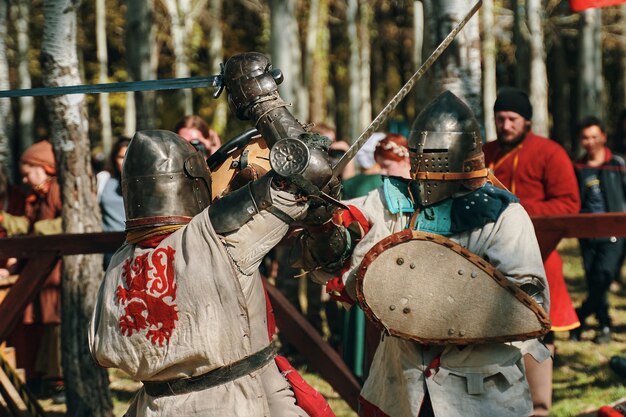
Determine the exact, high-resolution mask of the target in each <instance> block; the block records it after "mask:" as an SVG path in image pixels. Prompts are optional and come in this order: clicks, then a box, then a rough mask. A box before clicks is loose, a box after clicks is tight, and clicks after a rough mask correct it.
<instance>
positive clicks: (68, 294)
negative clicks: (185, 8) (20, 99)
mask: <svg viewBox="0 0 626 417" xmlns="http://www.w3.org/2000/svg"><path fill="white" fill-rule="evenodd" d="M79 6H80V1H77V0H45V1H44V3H43V12H44V28H43V43H42V46H41V64H42V76H43V83H44V85H45V86H48V87H52V86H64V85H75V84H82V80H81V78H80V75H79V68H78V58H77V52H76V11H77V9H78V7H79ZM46 105H47V108H48V114H49V117H50V133H51V139H52V143H53V146H54V151H55V156H56V161H57V168H58V173H59V180H60V184H61V197H62V200H63V211H62V213H63V227H64V230H65V232H67V233H85V232H95V231H100V230H102V229H101V220H100V214H99V213H100V210H99V208H98V205H97V202H96V183H95V177H94V175H93V172H92V169H91V160H90V152H89V137H88V118H87V111H86V105H85V96H84V95H83V94H80V95H78V94H75V95H65V96H51V97H48V98H47V99H46ZM102 275H103V271H102V255H76V256H70V257H65V258H64V261H63V284H62V297H61V299H62V324H61V340H62V357H63V372H64V375H65V381H66V394H67V415H70V416H79V417H81V416H85V417H87V416H97V417H100V416H103V417H104V416H112V415H113V412H112V409H113V404H112V402H111V395H110V392H109V379H108V374H107V372H106V370H105V369H100V368H98V367H96V366H94V364H93V359H92V358H91V355H90V353H89V348H88V342H87V334H88V330H89V319H90V317H91V313H92V311H93V308H94V304H95V298H96V293H97V290H98V286H99V284H100V280H101V279H102Z"/></svg>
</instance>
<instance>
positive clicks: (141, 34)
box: [125, 0, 156, 136]
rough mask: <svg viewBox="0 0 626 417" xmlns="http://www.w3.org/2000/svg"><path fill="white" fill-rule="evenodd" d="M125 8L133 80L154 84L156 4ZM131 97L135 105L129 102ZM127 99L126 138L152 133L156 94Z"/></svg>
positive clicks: (141, 1) (140, 0)
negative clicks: (150, 130)
mask: <svg viewBox="0 0 626 417" xmlns="http://www.w3.org/2000/svg"><path fill="white" fill-rule="evenodd" d="M126 7H127V9H126V33H125V41H126V55H127V66H128V72H129V74H130V78H131V79H132V80H133V81H140V80H154V79H156V66H155V65H153V59H154V58H153V56H152V55H153V52H154V51H153V48H152V45H154V44H155V43H156V42H155V38H156V28H155V26H154V3H153V0H133V1H129V2H127V3H126ZM130 95H132V96H133V98H134V101H133V100H128V97H129V96H130ZM126 96H127V101H126V111H127V114H126V128H125V132H126V135H127V136H132V135H133V134H134V133H135V130H142V129H153V128H154V127H155V125H156V120H155V114H156V93H155V92H154V91H140V92H136V93H128V94H127V95H126ZM133 111H134V116H135V117H134V118H133V114H132V113H133ZM130 119H133V120H130Z"/></svg>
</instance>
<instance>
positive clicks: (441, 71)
mask: <svg viewBox="0 0 626 417" xmlns="http://www.w3.org/2000/svg"><path fill="white" fill-rule="evenodd" d="M424 6H425V11H426V15H427V16H428V17H429V20H430V22H429V27H428V28H427V32H428V33H429V41H430V43H431V45H430V50H433V49H435V47H436V46H437V45H438V44H439V43H440V42H441V41H442V40H443V39H444V38H445V37H446V36H447V35H448V34H449V33H450V32H451V31H452V29H453V28H454V27H455V26H456V25H457V24H458V23H459V22H460V21H461V19H462V18H463V17H464V16H465V14H466V13H467V12H468V11H469V6H468V3H467V2H465V1H463V0H454V1H452V0H451V1H445V2H439V1H433V0H429V1H426V2H424ZM480 52H481V51H480V31H479V17H478V16H474V17H472V18H471V19H470V20H469V21H468V22H467V24H466V25H465V27H464V28H463V30H462V31H461V32H459V34H458V35H457V36H456V38H455V39H454V41H453V42H452V44H450V46H449V47H448V49H447V50H446V51H445V52H444V53H443V54H442V55H441V56H440V57H439V59H438V60H437V62H436V63H435V64H434V65H433V68H432V69H431V71H432V75H431V78H430V79H431V80H433V81H432V82H431V85H432V88H433V90H434V91H432V93H433V94H434V95H437V94H439V93H441V92H443V91H445V90H450V91H452V92H453V93H454V94H455V95H457V96H458V97H459V98H461V99H462V100H463V101H465V103H467V105H468V106H469V107H470V108H471V109H472V110H473V112H474V114H475V116H476V119H477V120H478V121H479V122H480V121H482V120H483V117H482V102H481V96H482V94H481V93H482V91H481V88H482V87H481V56H480Z"/></svg>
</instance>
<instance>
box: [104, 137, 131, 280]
mask: <svg viewBox="0 0 626 417" xmlns="http://www.w3.org/2000/svg"><path fill="white" fill-rule="evenodd" d="M129 143H130V138H128V137H126V136H120V137H119V138H118V139H117V142H115V144H114V145H113V148H112V149H111V153H110V154H109V164H110V170H111V172H110V175H109V176H108V179H106V181H105V182H104V183H103V184H102V187H98V189H99V190H100V188H101V192H100V193H99V195H98V204H100V211H101V212H102V230H104V231H105V232H117V231H123V230H124V229H125V228H126V214H125V212H124V200H123V198H122V163H123V162H124V156H125V155H126V149H128V144H129ZM112 256H113V254H112V253H105V254H104V269H105V270H106V268H107V267H108V266H109V262H110V261H111V257H112Z"/></svg>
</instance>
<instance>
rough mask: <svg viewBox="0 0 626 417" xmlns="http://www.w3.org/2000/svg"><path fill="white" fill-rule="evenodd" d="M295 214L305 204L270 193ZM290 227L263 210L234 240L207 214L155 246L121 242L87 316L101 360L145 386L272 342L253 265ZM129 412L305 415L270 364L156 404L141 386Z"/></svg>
mask: <svg viewBox="0 0 626 417" xmlns="http://www.w3.org/2000/svg"><path fill="white" fill-rule="evenodd" d="M272 198H273V201H274V205H275V206H276V207H277V208H279V209H281V210H283V211H284V212H286V213H287V214H289V215H290V216H292V217H294V218H298V217H301V216H302V215H303V214H304V213H305V211H306V205H303V204H299V203H296V202H295V200H294V199H293V197H292V196H291V195H290V194H288V193H283V192H278V191H274V190H272ZM287 230H288V226H287V225H286V224H285V223H284V222H282V221H281V220H279V219H278V218H276V217H275V216H273V215H271V214H270V213H267V212H261V213H259V214H257V215H255V216H254V218H253V219H252V220H251V221H250V222H248V223H247V224H246V225H245V226H244V227H242V228H241V229H239V230H238V231H236V232H234V233H231V234H230V235H228V236H219V235H217V233H216V232H215V231H214V230H213V226H212V225H211V221H210V219H209V212H208V209H206V210H204V211H203V212H202V213H200V214H198V215H197V216H195V217H194V218H193V219H192V220H191V222H190V223H189V224H187V225H186V226H184V227H182V228H180V229H179V230H177V231H176V232H174V233H172V234H171V235H170V236H168V237H167V238H165V239H164V240H163V241H161V242H160V244H159V245H158V246H157V247H156V248H141V247H139V246H137V245H129V244H125V245H124V246H122V247H121V248H120V249H119V250H118V251H117V252H116V254H115V255H114V256H113V259H112V260H111V264H110V266H109V268H108V270H107V273H106V276H105V279H104V281H103V282H102V285H101V287H100V291H99V293H98V298H97V301H96V307H95V309H94V313H93V317H92V320H91V327H90V334H89V347H90V350H91V353H92V355H93V357H94V359H95V360H96V362H97V363H98V364H99V365H101V366H104V367H116V368H120V369H122V370H123V371H125V372H126V373H128V374H129V375H130V376H131V377H132V378H134V379H137V380H142V381H164V380H170V379H178V378H189V377H194V376H198V375H201V374H204V373H206V372H209V371H211V370H214V369H216V368H219V367H221V366H225V365H228V364H231V363H233V362H235V361H238V360H240V359H242V358H245V357H246V356H249V355H251V354H253V353H255V352H257V351H259V350H260V349H262V348H264V347H266V346H267V345H268V344H269V338H268V333H267V323H266V309H265V295H264V291H263V287H262V283H261V280H260V277H259V275H258V272H256V271H257V268H258V266H259V263H260V262H261V260H262V258H263V256H264V255H265V254H266V253H267V252H268V251H269V250H270V249H271V248H272V247H273V246H275V245H276V244H277V243H278V242H279V241H280V240H281V239H282V237H283V236H284V235H285V233H286V232H287ZM127 415H128V416H146V417H157V416H160V417H164V416H220V417H222V416H250V417H252V416H254V417H258V416H270V415H272V416H275V415H281V416H306V413H305V412H304V411H303V410H302V409H300V408H299V407H297V406H296V405H295V399H294V397H293V394H292V393H291V390H290V388H289V385H288V383H287V382H286V380H285V379H284V377H283V376H282V375H281V374H280V372H279V371H278V369H277V367H276V365H275V364H274V362H273V361H270V362H269V363H268V364H267V365H266V366H265V367H263V368H262V369H260V370H258V371H256V372H251V373H250V374H248V375H245V376H243V377H240V378H238V379H236V380H234V381H230V382H227V383H224V384H221V385H218V386H216V387H213V388H209V389H206V390H203V391H197V392H191V393H188V394H182V395H173V396H165V397H160V398H153V397H151V396H149V395H148V394H146V392H145V391H144V389H141V390H140V391H139V393H138V394H137V396H136V397H135V399H134V401H133V404H132V405H131V408H130V409H129V411H128V412H127Z"/></svg>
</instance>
